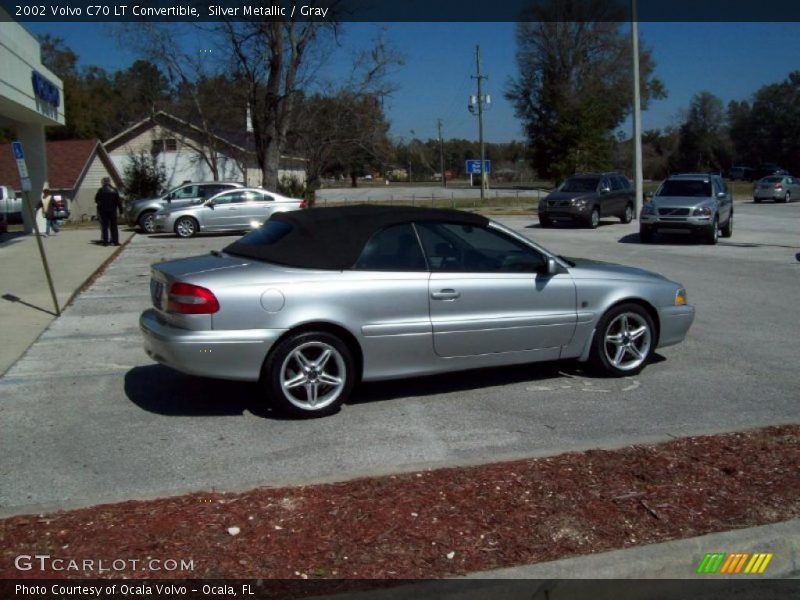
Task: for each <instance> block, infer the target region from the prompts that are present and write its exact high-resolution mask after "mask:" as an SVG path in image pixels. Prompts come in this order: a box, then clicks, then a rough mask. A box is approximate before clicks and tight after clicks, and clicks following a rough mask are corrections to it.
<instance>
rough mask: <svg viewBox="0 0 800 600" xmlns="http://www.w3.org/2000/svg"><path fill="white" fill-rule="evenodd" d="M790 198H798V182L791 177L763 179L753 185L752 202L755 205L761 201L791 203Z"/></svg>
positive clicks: (799, 183)
mask: <svg viewBox="0 0 800 600" xmlns="http://www.w3.org/2000/svg"><path fill="white" fill-rule="evenodd" d="M792 198H800V181H798V179H797V178H796V177H792V176H791V175H773V176H771V177H764V179H761V180H759V181H757V182H756V183H754V184H753V202H755V203H759V202H761V201H762V200H772V201H773V202H791V201H792Z"/></svg>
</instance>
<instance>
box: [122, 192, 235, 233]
mask: <svg viewBox="0 0 800 600" xmlns="http://www.w3.org/2000/svg"><path fill="white" fill-rule="evenodd" d="M240 187H244V186H243V185H242V184H241V183H235V182H232V181H207V182H201V183H185V184H183V185H179V186H178V187H176V188H173V189H171V190H170V191H169V192H167V193H166V194H164V195H163V196H158V197H156V198H142V199H140V200H133V201H131V202H127V203H126V204H125V218H126V220H127V221H128V225H130V226H131V227H137V226H138V227H139V228H140V229H141V230H142V231H144V232H145V233H154V232H155V223H154V221H153V217H154V216H155V214H156V212H157V211H159V210H161V209H162V208H166V207H170V208H173V207H178V206H185V205H187V204H190V203H192V202H193V201H195V200H201V199H206V198H211V196H215V195H217V194H219V193H220V192H224V191H225V190H230V189H233V188H240Z"/></svg>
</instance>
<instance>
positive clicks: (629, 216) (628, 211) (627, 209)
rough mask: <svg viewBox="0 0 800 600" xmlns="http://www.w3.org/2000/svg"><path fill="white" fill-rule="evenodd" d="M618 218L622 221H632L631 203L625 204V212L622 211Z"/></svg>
mask: <svg viewBox="0 0 800 600" xmlns="http://www.w3.org/2000/svg"><path fill="white" fill-rule="evenodd" d="M619 220H620V221H622V222H623V223H630V222H631V221H633V205H632V204H631V203H630V202H629V203H628V204H627V205H626V206H625V212H624V213H622V216H621V217H620V218H619Z"/></svg>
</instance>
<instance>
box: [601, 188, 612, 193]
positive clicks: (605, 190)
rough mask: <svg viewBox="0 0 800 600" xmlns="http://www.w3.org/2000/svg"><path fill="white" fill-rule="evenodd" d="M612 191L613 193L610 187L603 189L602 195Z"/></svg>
mask: <svg viewBox="0 0 800 600" xmlns="http://www.w3.org/2000/svg"><path fill="white" fill-rule="evenodd" d="M610 191H611V188H610V187H601V188H600V193H601V194H607V193H609V192H610Z"/></svg>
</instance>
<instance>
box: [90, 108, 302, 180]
mask: <svg viewBox="0 0 800 600" xmlns="http://www.w3.org/2000/svg"><path fill="white" fill-rule="evenodd" d="M104 145H105V148H106V151H107V152H108V154H109V156H110V157H111V160H112V162H113V163H114V165H115V166H116V168H117V171H118V172H119V173H120V175H121V176H122V177H124V175H125V168H126V167H127V166H128V165H129V164H130V162H131V156H132V155H136V154H139V153H142V152H144V153H146V154H150V155H153V156H155V157H156V160H157V161H158V163H159V164H160V165H161V166H163V167H164V172H165V173H166V176H167V179H166V182H165V186H166V187H167V188H171V187H174V186H176V185H180V184H181V183H183V182H185V181H215V180H217V181H238V182H241V183H245V184H246V185H251V186H260V185H261V170H260V169H258V168H257V166H256V164H255V154H254V153H253V152H252V151H251V150H249V149H247V148H244V147H242V146H240V145H238V144H235V143H233V142H230V141H228V140H226V139H224V138H222V137H220V136H218V135H214V134H211V133H208V132H206V131H203V130H202V129H201V128H199V127H197V126H196V125H194V124H192V123H189V122H187V121H184V120H183V119H180V118H178V117H176V116H174V115H171V114H169V113H167V112H164V111H159V112H157V113H155V114H153V115H152V116H150V117H147V118H146V119H142V120H141V121H139V122H138V123H135V124H134V125H132V126H130V127H129V128H128V129H126V130H125V131H122V132H121V133H118V134H117V135H115V136H114V137H112V138H111V139H109V140H107V141H106V142H105V144H104ZM305 163H306V161H305V160H304V159H299V158H293V157H288V156H281V168H280V170H279V171H278V176H279V177H281V178H282V177H295V178H296V179H297V180H298V181H300V182H301V183H302V182H305V179H306V168H305ZM215 170H216V177H215V173H214V171H215Z"/></svg>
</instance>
